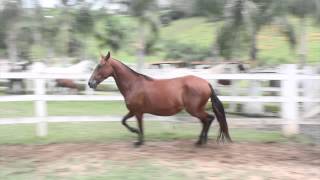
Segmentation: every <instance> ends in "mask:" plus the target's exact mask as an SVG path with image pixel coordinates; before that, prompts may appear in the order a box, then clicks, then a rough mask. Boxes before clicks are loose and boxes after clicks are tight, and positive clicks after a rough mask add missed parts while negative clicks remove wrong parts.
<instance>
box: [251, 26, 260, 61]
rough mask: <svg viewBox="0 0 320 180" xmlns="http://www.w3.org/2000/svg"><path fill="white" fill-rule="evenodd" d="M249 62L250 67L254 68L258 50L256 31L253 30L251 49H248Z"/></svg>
mask: <svg viewBox="0 0 320 180" xmlns="http://www.w3.org/2000/svg"><path fill="white" fill-rule="evenodd" d="M250 48H251V49H250V61H251V65H253V66H255V65H256V63H257V53H258V48H257V31H256V30H253V32H252V34H251V47H250Z"/></svg>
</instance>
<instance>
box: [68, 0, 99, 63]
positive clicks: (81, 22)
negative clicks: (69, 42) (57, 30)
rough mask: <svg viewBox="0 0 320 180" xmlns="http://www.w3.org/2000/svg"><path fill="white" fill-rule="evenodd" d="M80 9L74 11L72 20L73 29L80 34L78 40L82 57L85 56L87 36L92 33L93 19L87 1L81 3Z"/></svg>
mask: <svg viewBox="0 0 320 180" xmlns="http://www.w3.org/2000/svg"><path fill="white" fill-rule="evenodd" d="M80 6H81V7H80V9H79V10H78V11H77V12H76V15H75V19H74V21H73V29H74V30H75V31H76V32H78V33H80V34H81V38H79V40H80V41H82V47H84V48H82V51H81V52H82V58H84V59H85V58H86V48H85V46H86V45H87V40H88V36H90V35H91V34H92V33H93V30H94V21H93V17H92V15H91V12H90V9H89V5H88V4H87V3H81V4H80Z"/></svg>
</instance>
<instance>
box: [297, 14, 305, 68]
mask: <svg viewBox="0 0 320 180" xmlns="http://www.w3.org/2000/svg"><path fill="white" fill-rule="evenodd" d="M306 25H307V20H306V18H304V17H303V18H301V19H300V42H299V50H298V56H299V68H303V66H304V65H305V64H306V60H307V27H306Z"/></svg>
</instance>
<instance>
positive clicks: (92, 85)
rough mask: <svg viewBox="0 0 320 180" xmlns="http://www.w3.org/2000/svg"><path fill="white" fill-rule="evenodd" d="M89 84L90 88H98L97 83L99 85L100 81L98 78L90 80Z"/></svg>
mask: <svg viewBox="0 0 320 180" xmlns="http://www.w3.org/2000/svg"><path fill="white" fill-rule="evenodd" d="M88 85H89V87H90V88H92V89H96V88H97V85H98V82H97V81H96V80H90V81H89V82H88Z"/></svg>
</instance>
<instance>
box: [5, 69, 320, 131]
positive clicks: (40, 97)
mask: <svg viewBox="0 0 320 180" xmlns="http://www.w3.org/2000/svg"><path fill="white" fill-rule="evenodd" d="M283 67H284V68H283V71H282V72H283V73H281V74H270V73H261V74H260V73H259V74H204V73H199V72H192V73H190V72H189V73H176V72H175V73H171V74H168V73H167V74H163V73H160V74H157V75H155V76H153V77H155V78H173V77H177V76H183V75H187V74H189V75H190V74H193V75H196V76H199V77H202V78H204V79H207V80H208V81H212V80H217V79H230V80H279V81H281V96H219V97H220V99H221V100H222V101H225V102H264V103H265V102H271V103H281V117H282V122H281V124H282V125H283V126H282V127H283V133H284V134H285V135H292V134H297V133H299V124H300V122H299V109H298V102H313V103H318V102H320V98H319V96H318V98H314V97H312V98H310V97H301V96H299V93H298V83H299V81H301V80H315V81H319V80H320V76H319V75H299V74H297V69H296V65H286V66H283ZM89 76H90V75H89V74H71V73H68V74H53V73H45V72H42V71H41V68H39V70H38V71H36V72H28V73H26V72H19V73H13V72H12V73H1V72H0V80H1V79H28V80H33V82H34V94H32V95H5V96H0V102H10V101H33V102H34V105H35V117H34V121H33V122H37V135H39V136H45V135H47V104H46V101H122V100H123V97H121V96H120V95H117V96H114V95H113V96H110V95H46V80H49V79H75V80H86V81H87V80H88V79H89ZM107 81H109V82H113V80H112V79H108V80H107ZM7 123H8V122H7ZM15 123H17V121H12V124H15ZM0 124H1V119H0Z"/></svg>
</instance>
